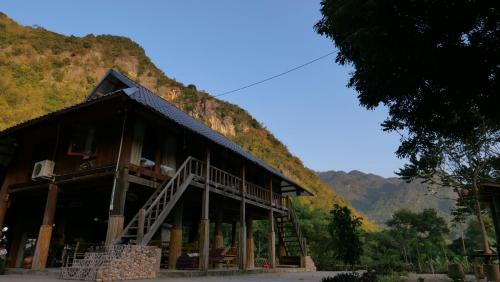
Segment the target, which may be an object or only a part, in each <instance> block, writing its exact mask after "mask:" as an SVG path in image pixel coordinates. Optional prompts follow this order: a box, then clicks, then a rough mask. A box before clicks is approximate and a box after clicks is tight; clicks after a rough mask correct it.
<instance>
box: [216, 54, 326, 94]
mask: <svg viewBox="0 0 500 282" xmlns="http://www.w3.org/2000/svg"><path fill="white" fill-rule="evenodd" d="M335 52H336V51H332V52H330V53H327V54H325V55H323V56H320V57H318V58H316V59H314V60H311V61H309V62H307V63H304V64H302V65H300V66H296V67H294V68H291V69H289V70H287V71H284V72H282V73H279V74H276V75H273V76H271V77H268V78H266V79H263V80H259V81H257V82H253V83H250V84H248V85H245V86H242V87H240V88H236V89H233V90H230V91H226V92H223V93H220V94H217V95H214V96H213V97H220V96H224V95H227V94H231V93H234V92H237V91H240V90H243V89H247V88H250V87H252V86H255V85H258V84H261V83H264V82H267V81H269V80H272V79H275V78H278V77H280V76H283V75H285V74H288V73H291V72H293V71H296V70H298V69H301V68H303V67H306V66H308V65H310V64H312V63H314V62H317V61H319V60H321V59H324V58H326V57H328V56H330V55H332V54H333V53H335Z"/></svg>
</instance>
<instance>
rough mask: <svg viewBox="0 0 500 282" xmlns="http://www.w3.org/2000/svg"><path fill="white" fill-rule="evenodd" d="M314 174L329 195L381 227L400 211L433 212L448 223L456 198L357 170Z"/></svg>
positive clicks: (441, 190)
mask: <svg viewBox="0 0 500 282" xmlns="http://www.w3.org/2000/svg"><path fill="white" fill-rule="evenodd" d="M316 173H317V175H318V176H319V178H320V179H321V180H323V182H325V183H326V184H327V185H328V186H329V187H330V189H332V191H333V192H335V193H337V194H339V195H341V196H343V197H344V198H345V199H347V200H348V201H350V202H351V205H352V206H353V207H354V208H355V209H356V210H358V211H360V212H362V213H364V214H365V215H366V216H367V217H368V218H369V219H371V220H372V221H374V222H375V223H377V224H378V225H381V226H383V225H384V224H385V222H386V221H387V220H388V219H390V218H391V216H392V214H393V213H394V212H395V211H396V210H398V209H402V208H406V209H409V210H412V211H421V210H423V209H425V208H434V209H436V210H437V211H438V214H439V215H440V216H442V217H444V218H445V219H446V220H448V221H450V220H451V212H450V209H451V208H452V207H453V204H454V199H455V198H456V197H457V195H456V193H455V192H454V191H453V190H452V189H451V188H436V187H428V186H427V185H426V184H423V183H421V181H419V180H416V181H413V182H411V183H406V182H405V181H404V180H402V179H399V178H397V177H383V176H379V175H376V174H373V173H365V172H361V171H359V170H352V171H350V172H345V171H335V170H329V171H323V172H316Z"/></svg>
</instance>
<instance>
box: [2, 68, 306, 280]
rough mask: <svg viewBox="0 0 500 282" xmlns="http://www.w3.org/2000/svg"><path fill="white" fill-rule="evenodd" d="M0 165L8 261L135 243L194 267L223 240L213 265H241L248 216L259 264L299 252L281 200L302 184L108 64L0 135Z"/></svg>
mask: <svg viewBox="0 0 500 282" xmlns="http://www.w3.org/2000/svg"><path fill="white" fill-rule="evenodd" d="M0 166H1V168H2V170H1V173H2V175H1V176H2V179H3V184H2V186H1V198H0V199H1V201H0V226H2V227H4V234H5V235H6V236H7V237H8V246H7V247H8V266H9V267H23V266H24V267H31V268H32V269H37V270H43V269H45V267H58V266H62V265H64V264H66V263H68V261H69V258H70V257H71V256H76V253H78V252H82V251H83V250H85V248H86V249H91V248H98V246H100V245H112V244H135V245H157V246H159V247H161V248H162V252H163V257H164V261H163V266H164V267H166V268H176V266H179V262H180V260H182V259H183V256H184V255H186V254H188V253H189V254H197V255H192V256H189V257H190V258H192V257H196V259H191V261H193V260H196V261H195V262H193V265H192V267H195V268H199V269H202V270H206V269H208V268H209V267H212V266H213V264H212V263H211V254H212V253H213V250H214V249H220V248H226V251H225V254H226V256H227V259H223V260H222V262H221V263H227V264H233V265H235V266H238V267H239V268H240V269H248V268H253V267H255V266H256V265H255V260H254V246H253V234H252V232H253V231H252V222H253V221H254V220H267V221H268V236H269V240H268V244H267V245H268V257H267V258H266V260H267V263H268V264H269V266H270V267H271V268H273V267H276V265H277V263H280V264H286V263H293V261H294V258H297V259H295V262H296V263H300V260H299V258H300V257H303V256H306V255H307V248H306V243H305V238H303V236H302V235H301V232H300V228H299V226H298V222H297V219H296V217H295V214H294V212H293V209H292V206H291V204H290V197H291V196H301V195H310V192H308V191H307V190H306V189H305V188H303V187H301V186H300V185H298V184H297V183H295V182H294V181H292V180H290V179H289V178H287V177H286V176H284V175H283V174H282V173H280V172H279V171H277V170H276V169H274V168H272V167H270V166H269V165H267V164H266V163H264V162H263V161H261V160H259V159H257V158H255V157H254V156H252V155H251V154H250V153H248V152H246V151H245V150H243V149H242V148H241V147H240V146H238V145H237V144H236V143H234V142H233V141H231V140H229V139H228V138H226V137H224V136H223V135H221V134H219V133H217V132H215V131H213V130H212V129H210V128H209V127H207V126H205V125H204V124H203V123H201V122H199V121H197V120H195V119H193V118H192V117H190V116H189V115H187V114H186V113H184V112H183V111H181V110H179V109H178V108H176V107H175V106H173V105H172V104H170V103H169V102H167V101H166V100H164V99H162V98H161V97H159V96H157V95H155V94H153V93H152V92H151V91H149V90H148V89H146V88H144V87H142V86H141V85H140V84H138V83H136V82H134V81H132V80H130V79H129V78H127V77H126V76H124V75H122V74H120V73H119V72H117V71H115V70H110V71H109V72H108V73H107V74H106V75H105V77H104V78H103V79H102V80H101V81H100V82H99V84H98V85H97V86H96V87H95V88H94V90H93V91H92V92H91V93H90V94H89V95H88V97H87V99H86V100H85V101H84V102H82V103H80V104H76V105H74V106H71V107H68V108H64V109H62V110H59V111H56V112H53V113H49V114H47V115H44V116H41V117H38V118H35V119H32V120H29V121H27V122H24V123H21V124H18V125H16V126H14V127H11V128H8V129H6V130H4V131H2V132H0ZM212 223H213V224H212ZM211 224H212V228H211ZM5 227H6V228H5ZM223 227H225V229H224V228H223ZM5 229H8V230H7V231H5ZM223 230H229V231H228V232H223ZM211 233H212V234H211ZM224 234H227V235H226V236H224ZM275 234H277V235H275ZM219 256H220V255H219ZM30 259H31V261H30ZM257 266H259V265H257Z"/></svg>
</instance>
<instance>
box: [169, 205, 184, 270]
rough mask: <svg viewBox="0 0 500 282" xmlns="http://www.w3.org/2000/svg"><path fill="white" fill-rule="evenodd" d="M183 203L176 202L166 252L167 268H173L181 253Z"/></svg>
mask: <svg viewBox="0 0 500 282" xmlns="http://www.w3.org/2000/svg"><path fill="white" fill-rule="evenodd" d="M183 212H184V205H183V203H182V202H179V203H178V204H177V207H176V209H175V213H174V222H173V223H174V224H173V226H172V229H171V230H170V244H169V248H170V251H169V254H168V269H175V266H176V264H177V260H178V259H179V257H180V256H181V254H182V213H183Z"/></svg>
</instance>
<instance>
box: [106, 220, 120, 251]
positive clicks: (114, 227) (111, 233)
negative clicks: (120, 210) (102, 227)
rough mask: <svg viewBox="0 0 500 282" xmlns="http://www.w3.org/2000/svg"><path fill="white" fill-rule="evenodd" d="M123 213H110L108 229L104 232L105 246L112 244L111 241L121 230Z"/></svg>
mask: <svg viewBox="0 0 500 282" xmlns="http://www.w3.org/2000/svg"><path fill="white" fill-rule="evenodd" d="M123 221H124V217H123V215H110V216H109V220H108V231H107V233H106V243H105V244H106V246H109V245H112V244H113V241H114V240H115V239H116V238H118V236H120V234H121V233H122V231H123Z"/></svg>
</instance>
